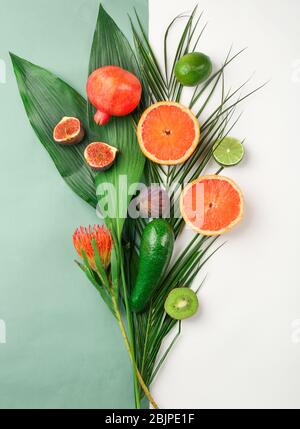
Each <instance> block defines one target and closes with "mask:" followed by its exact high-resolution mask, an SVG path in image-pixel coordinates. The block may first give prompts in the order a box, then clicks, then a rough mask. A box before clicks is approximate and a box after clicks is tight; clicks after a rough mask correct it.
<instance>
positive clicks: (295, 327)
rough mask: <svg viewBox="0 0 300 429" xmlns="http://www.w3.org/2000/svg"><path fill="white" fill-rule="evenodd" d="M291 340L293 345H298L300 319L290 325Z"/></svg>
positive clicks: (299, 342)
mask: <svg viewBox="0 0 300 429" xmlns="http://www.w3.org/2000/svg"><path fill="white" fill-rule="evenodd" d="M291 340H292V343H293V344H300V319H296V320H294V321H293V322H292V324H291Z"/></svg>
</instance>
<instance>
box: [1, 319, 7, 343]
mask: <svg viewBox="0 0 300 429" xmlns="http://www.w3.org/2000/svg"><path fill="white" fill-rule="evenodd" d="M0 344H6V323H5V322H4V320H1V319H0Z"/></svg>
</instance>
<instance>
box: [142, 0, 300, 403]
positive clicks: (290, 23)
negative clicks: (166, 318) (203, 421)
mask: <svg viewBox="0 0 300 429" xmlns="http://www.w3.org/2000/svg"><path fill="white" fill-rule="evenodd" d="M195 4H196V2H195V0H184V1H182V0H150V38H151V41H152V44H153V46H154V48H155V50H156V52H157V53H158V55H160V58H161V59H162V42H163V34H164V31H165V28H166V26H167V24H168V23H169V22H170V21H171V19H172V18H173V17H174V16H176V15H178V14H180V13H182V12H184V11H190V10H191V9H192V8H193V7H194V6H195ZM199 9H200V10H204V11H205V14H204V19H203V22H205V21H208V28H207V30H206V32H205V35H204V37H203V39H202V41H201V42H200V46H199V50H200V51H203V52H205V53H207V54H208V55H210V56H211V58H212V60H213V62H214V63H215V65H216V66H218V65H219V64H220V63H221V62H222V61H223V59H224V57H225V55H226V53H227V51H228V49H229V47H230V45H231V44H232V43H233V44H234V49H235V50H239V49H240V48H243V47H246V46H247V47H248V50H247V51H246V52H245V53H244V54H243V55H242V56H241V57H240V59H238V60H237V61H236V62H235V63H234V65H232V66H230V67H229V68H228V70H227V72H226V81H227V84H228V86H229V87H230V86H232V87H236V86H238V85H239V84H240V83H242V82H243V81H244V80H245V78H247V77H248V76H249V75H251V74H252V72H254V71H255V72H256V74H255V77H254V78H253V81H251V83H250V86H249V89H251V88H255V86H257V85H258V84H260V83H263V82H265V81H267V80H269V79H270V80H271V81H270V83H269V84H268V86H267V87H266V88H265V89H263V90H262V91H261V92H260V93H259V94H257V95H255V96H253V98H251V99H250V100H249V101H247V102H246V103H244V104H243V106H242V110H243V111H244V115H243V117H242V119H241V121H240V123H239V124H238V125H237V127H236V129H235V131H234V133H232V134H234V136H236V137H239V138H241V139H243V138H246V150H247V157H246V159H245V161H244V162H243V164H242V165H241V166H239V167H236V168H234V169H230V170H227V171H226V174H227V175H228V176H230V177H231V178H233V179H234V180H235V181H236V182H237V183H238V184H239V185H240V186H241V188H242V189H243V191H244V193H245V197H246V217H245V221H244V223H243V224H242V225H241V226H239V227H237V228H236V229H235V230H234V231H233V232H231V233H230V234H228V235H227V236H226V237H224V240H225V241H226V240H227V241H228V243H227V245H226V246H225V248H223V249H221V250H220V252H219V253H218V254H217V255H216V256H215V257H214V258H213V260H212V261H211V263H210V264H209V265H208V266H207V267H206V269H205V270H204V271H203V272H202V274H201V275H200V276H199V280H198V284H199V282H200V281H201V280H202V279H203V277H204V275H205V273H206V272H207V273H208V278H207V280H206V284H205V286H204V288H203V289H202V291H201V293H200V299H201V312H200V313H199V315H198V316H197V317H196V318H195V319H193V320H189V321H186V322H185V323H184V325H183V335H182V336H181V338H180V340H179V342H178V343H177V345H176V347H175V349H174V350H173V352H172V353H171V355H170V357H169V359H168V361H167V365H165V366H164V368H163V369H162V371H161V373H160V376H159V378H158V380H157V382H156V383H155V384H154V387H153V395H154V397H155V398H156V400H157V401H158V403H159V405H160V406H161V407H162V408H193V407H194V408H293V407H297V408H299V407H300V329H299V326H300V321H299V319H300V281H299V277H300V276H299V270H300V262H299V253H300V252H299V233H298V231H297V230H298V229H299V219H300V216H299V207H300V202H299V200H300V192H299V171H298V170H299V160H300V149H299V148H300V141H299V136H298V129H299V119H300V117H299V96H300V26H299V20H300V2H299V1H298V0H288V1H282V0H264V1H261V0H251V1H250V0H240V1H237V0H203V1H201V2H200V3H199ZM180 29H182V24H179V25H177V26H176V28H175V30H174V32H173V35H174V36H173V40H174V44H175V43H177V41H176V40H175V39H176V34H178V32H179V30H180ZM215 171H216V167H215V166H212V167H211V168H210V170H209V173H214V172H215ZM195 286H196V285H195Z"/></svg>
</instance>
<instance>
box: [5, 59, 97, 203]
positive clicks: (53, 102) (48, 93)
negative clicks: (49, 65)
mask: <svg viewBox="0 0 300 429" xmlns="http://www.w3.org/2000/svg"><path fill="white" fill-rule="evenodd" d="M11 60H12V63H13V68H14V71H15V75H16V79H17V83H18V86H19V91H20V95H21V97H22V100H23V103H24V106H25V110H26V113H27V116H28V119H29V121H30V123H31V125H32V127H33V129H34V131H35V133H36V135H37V136H38V138H39V140H40V142H41V143H42V145H43V146H44V147H45V149H46V150H47V151H48V153H49V155H50V156H51V158H52V159H53V161H54V164H55V165H56V168H57V169H58V171H59V173H60V175H61V176H62V177H63V179H64V180H65V182H66V183H67V184H68V185H69V186H70V188H71V189H72V190H73V191H74V192H75V193H76V194H77V195H78V196H79V197H81V198H82V199H83V200H85V201H86V202H87V203H89V204H90V205H91V206H92V207H96V205H97V198H96V190H95V174H94V173H93V172H92V170H91V169H90V168H89V167H88V166H87V164H86V163H85V161H84V157H83V153H84V149H85V147H86V145H87V144H88V142H89V137H90V136H89V132H88V123H87V119H86V112H87V103H86V101H85V100H84V98H83V97H81V95H79V94H78V93H77V92H76V91H75V90H74V89H73V88H71V87H70V86H69V85H68V84H67V83H65V82H64V81H62V80H61V79H59V78H58V77H57V76H55V75H54V74H53V73H50V72H49V71H47V70H45V69H43V68H41V67H38V66H36V65H34V64H32V63H30V62H28V61H26V60H24V59H22V58H20V57H17V56H16V55H14V54H11ZM63 116H74V117H77V118H78V119H80V120H81V121H82V123H83V126H84V128H85V130H86V137H85V139H84V141H83V142H82V143H81V144H79V145H76V146H62V145H59V144H57V143H55V142H54V141H53V129H54V127H55V125H56V124H57V123H58V122H59V121H60V120H61V119H62V117H63Z"/></svg>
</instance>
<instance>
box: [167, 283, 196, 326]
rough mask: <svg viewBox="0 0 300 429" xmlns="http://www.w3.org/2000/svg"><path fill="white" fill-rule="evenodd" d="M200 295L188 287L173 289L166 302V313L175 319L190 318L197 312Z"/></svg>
mask: <svg viewBox="0 0 300 429" xmlns="http://www.w3.org/2000/svg"><path fill="white" fill-rule="evenodd" d="M198 308H199V301H198V297H197V295H196V294H195V292H194V291H192V290H191V289H188V288H178V289H173V290H172V292H171V293H170V294H169V296H168V298H167V299H166V302H165V311H166V313H167V314H168V315H169V316H170V317H172V319H175V320H184V319H188V318H190V317H192V316H194V314H196V313H197V311H198Z"/></svg>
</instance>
